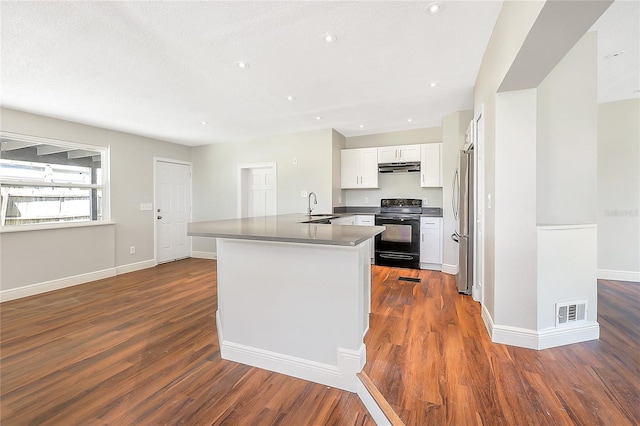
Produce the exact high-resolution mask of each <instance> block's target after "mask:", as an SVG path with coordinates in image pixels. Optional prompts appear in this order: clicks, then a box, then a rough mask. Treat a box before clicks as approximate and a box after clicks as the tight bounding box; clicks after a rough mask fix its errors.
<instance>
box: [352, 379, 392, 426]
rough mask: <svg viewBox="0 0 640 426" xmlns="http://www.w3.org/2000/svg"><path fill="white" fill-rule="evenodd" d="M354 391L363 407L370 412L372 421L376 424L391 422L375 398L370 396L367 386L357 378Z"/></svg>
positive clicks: (385, 424)
mask: <svg viewBox="0 0 640 426" xmlns="http://www.w3.org/2000/svg"><path fill="white" fill-rule="evenodd" d="M356 393H357V394H358V398H360V401H362V404H363V405H364V407H365V408H366V409H367V411H368V412H369V414H371V417H372V418H373V421H374V422H375V423H376V425H378V426H387V425H389V426H390V425H391V423H389V420H388V419H387V416H385V415H384V412H383V411H382V409H381V408H380V406H379V405H378V403H377V402H376V401H375V399H373V397H372V396H371V394H370V393H369V391H368V390H367V388H366V387H365V386H364V384H363V383H362V382H361V381H360V379H358V382H357V390H356Z"/></svg>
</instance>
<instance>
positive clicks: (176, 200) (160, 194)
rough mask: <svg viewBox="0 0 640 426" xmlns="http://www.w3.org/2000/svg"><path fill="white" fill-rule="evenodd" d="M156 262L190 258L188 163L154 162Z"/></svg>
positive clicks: (189, 182) (189, 164) (189, 184)
mask: <svg viewBox="0 0 640 426" xmlns="http://www.w3.org/2000/svg"><path fill="white" fill-rule="evenodd" d="M153 171H154V207H155V210H154V212H153V214H154V221H155V251H156V263H164V262H170V261H172V260H177V259H184V258H186V257H189V256H190V255H191V238H190V237H188V236H187V223H188V222H190V221H191V163H184V162H179V161H173V160H164V159H158V158H156V159H154V167H153Z"/></svg>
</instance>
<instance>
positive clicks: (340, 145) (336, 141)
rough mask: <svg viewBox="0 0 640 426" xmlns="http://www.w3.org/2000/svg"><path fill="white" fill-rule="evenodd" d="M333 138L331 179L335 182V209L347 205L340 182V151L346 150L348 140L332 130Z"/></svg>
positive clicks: (333, 196) (333, 193) (333, 188)
mask: <svg viewBox="0 0 640 426" xmlns="http://www.w3.org/2000/svg"><path fill="white" fill-rule="evenodd" d="M331 136H332V147H331V150H332V151H331V154H332V155H331V162H332V177H331V179H332V181H333V182H332V195H331V198H332V200H333V207H339V206H344V205H346V197H345V194H344V190H343V189H342V187H341V186H342V185H341V182H340V176H341V170H340V162H341V156H340V151H342V150H343V149H345V147H346V146H347V138H345V137H344V136H343V135H342V134H340V133H339V132H337V131H335V130H332V132H331Z"/></svg>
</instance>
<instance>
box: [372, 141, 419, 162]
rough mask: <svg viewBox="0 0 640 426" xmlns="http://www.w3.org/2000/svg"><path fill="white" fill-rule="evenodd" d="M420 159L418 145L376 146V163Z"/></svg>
mask: <svg viewBox="0 0 640 426" xmlns="http://www.w3.org/2000/svg"><path fill="white" fill-rule="evenodd" d="M409 161H420V145H398V146H383V147H380V148H378V163H379V164H385V163H406V162H409Z"/></svg>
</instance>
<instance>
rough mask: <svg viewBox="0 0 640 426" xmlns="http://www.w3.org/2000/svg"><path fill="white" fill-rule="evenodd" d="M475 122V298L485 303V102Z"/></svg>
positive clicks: (482, 303)
mask: <svg viewBox="0 0 640 426" xmlns="http://www.w3.org/2000/svg"><path fill="white" fill-rule="evenodd" d="M474 123H475V126H474V127H475V135H474V136H475V149H474V153H475V156H476V158H475V164H476V168H475V173H476V176H475V182H476V185H475V191H476V194H475V201H476V203H475V209H476V212H475V213H476V226H475V235H474V242H475V243H474V251H475V253H474V259H475V262H474V269H475V270H474V274H473V275H474V277H476V279H475V286H474V289H473V290H474V291H473V299H474V300H476V301H479V302H480V304H481V305H484V197H485V190H484V167H485V164H484V161H485V157H484V104H482V105H480V113H479V114H478V116H477V117H476V118H475V119H474Z"/></svg>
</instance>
